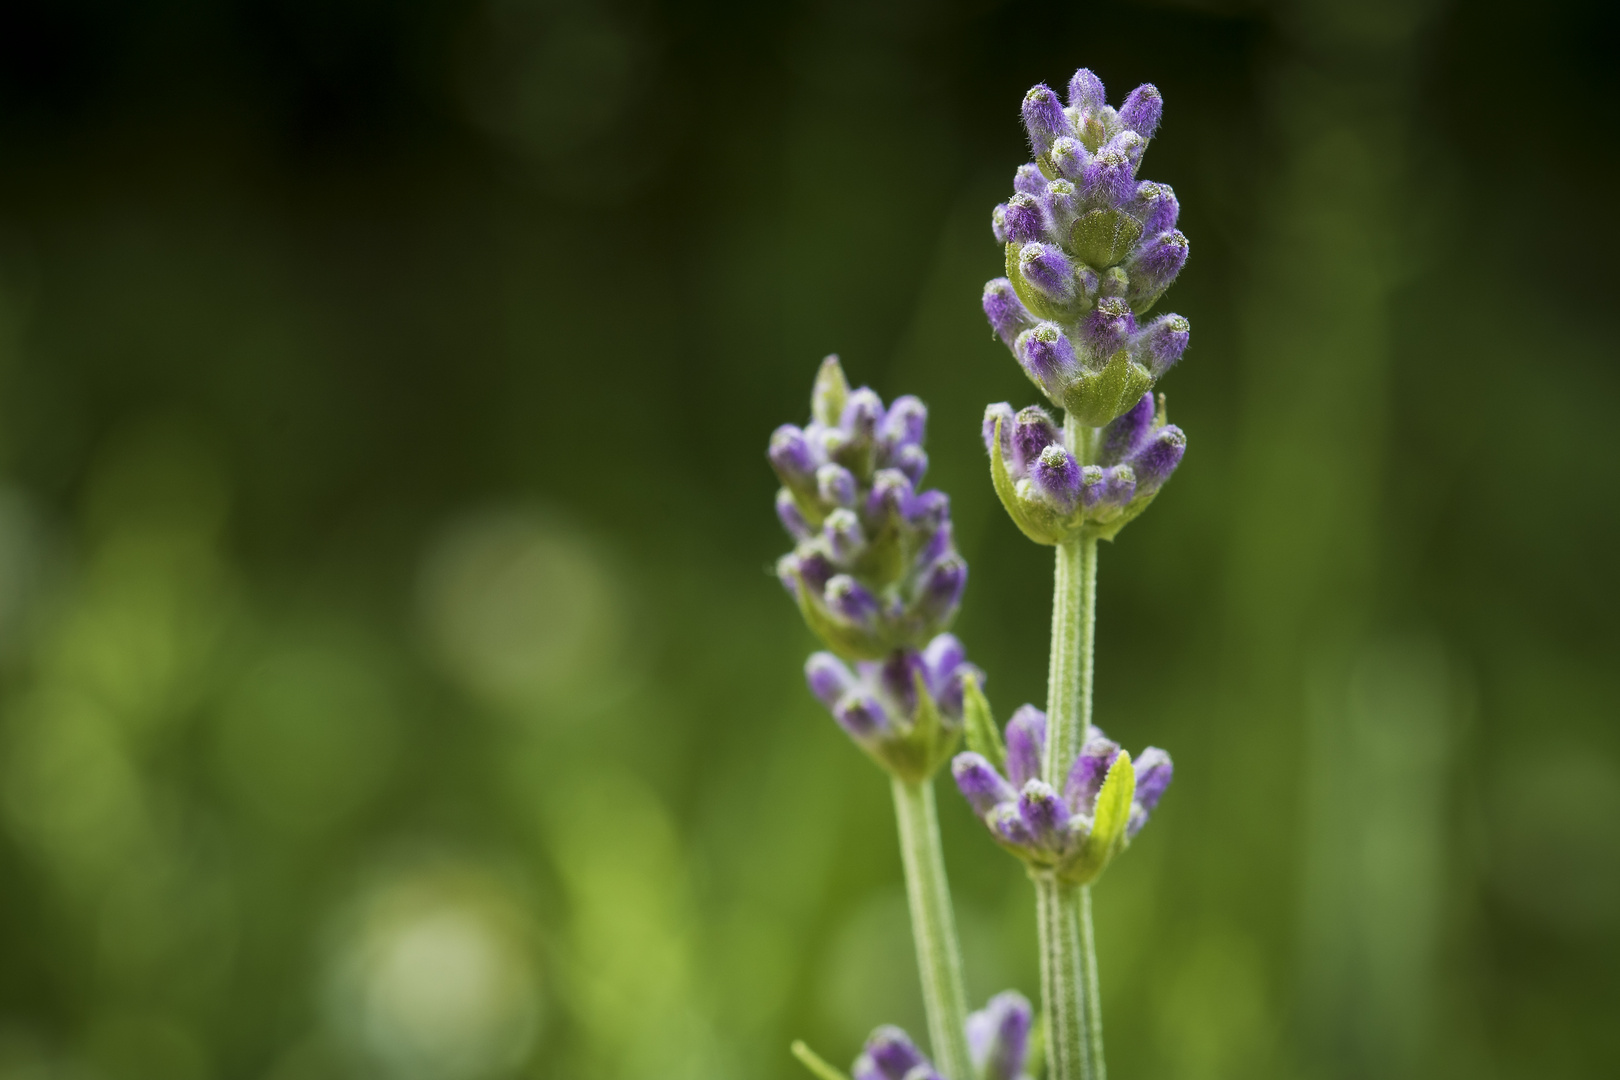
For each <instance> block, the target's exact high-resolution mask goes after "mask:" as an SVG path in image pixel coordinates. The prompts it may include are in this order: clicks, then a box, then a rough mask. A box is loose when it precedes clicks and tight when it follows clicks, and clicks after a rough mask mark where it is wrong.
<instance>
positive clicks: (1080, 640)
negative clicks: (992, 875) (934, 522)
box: [1035, 414, 1106, 1080]
mask: <svg viewBox="0 0 1620 1080" xmlns="http://www.w3.org/2000/svg"><path fill="white" fill-rule="evenodd" d="M1063 431H1064V435H1065V436H1066V437H1067V441H1068V443H1069V446H1070V447H1071V448H1072V449H1073V451H1074V454H1075V457H1076V458H1077V459H1078V460H1079V462H1080V464H1082V465H1088V464H1091V463H1092V458H1093V457H1094V455H1095V442H1096V438H1097V433H1096V430H1095V429H1094V428H1091V427H1087V426H1085V425H1082V424H1080V423H1079V422H1078V421H1076V420H1075V418H1074V417H1073V415H1072V414H1071V415H1068V416H1065V417H1064V419H1063ZM1096 637H1097V541H1096V539H1095V538H1094V537H1081V538H1080V539H1077V540H1071V541H1068V542H1067V543H1064V544H1059V545H1058V548H1057V563H1056V566H1055V568H1054V571H1053V581H1052V654H1051V661H1050V664H1049V666H1048V668H1047V682H1046V757H1045V760H1044V761H1043V762H1042V763H1041V771H1042V772H1043V773H1044V775H1045V777H1046V782H1047V783H1049V784H1051V785H1052V786H1053V787H1054V788H1056V789H1057V790H1058V791H1062V790H1063V787H1064V781H1065V780H1066V779H1067V778H1068V775H1069V769H1070V768H1072V767H1073V765H1074V761H1075V759H1076V758H1078V757H1079V756H1080V749H1081V747H1082V746H1083V745H1084V744H1085V738H1086V730H1087V729H1088V728H1089V727H1090V726H1091V680H1092V666H1093V654H1094V652H1095V646H1096ZM1035 888H1036V897H1037V908H1038V917H1039V920H1040V927H1041V943H1040V944H1041V996H1042V999H1043V1001H1042V1006H1043V1008H1044V1009H1045V1011H1046V1017H1047V1021H1046V1022H1047V1024H1048V1025H1049V1029H1048V1030H1049V1031H1050V1032H1051V1033H1052V1046H1053V1055H1052V1071H1051V1074H1050V1075H1051V1078H1052V1080H1104V1076H1105V1075H1106V1066H1105V1065H1104V1064H1103V1044H1102V998H1101V993H1100V991H1099V988H1098V985H1097V957H1096V948H1095V940H1094V937H1093V934H1092V928H1091V891H1090V890H1089V889H1087V888H1078V887H1074V886H1065V885H1063V884H1061V883H1059V882H1056V881H1053V880H1045V879H1037V880H1036V883H1035Z"/></svg>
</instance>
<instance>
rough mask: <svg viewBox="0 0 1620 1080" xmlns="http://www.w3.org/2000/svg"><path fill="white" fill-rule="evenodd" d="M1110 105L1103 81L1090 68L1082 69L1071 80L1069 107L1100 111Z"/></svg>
mask: <svg viewBox="0 0 1620 1080" xmlns="http://www.w3.org/2000/svg"><path fill="white" fill-rule="evenodd" d="M1106 104H1108V93H1107V91H1105V90H1104V89H1103V83H1102V80H1101V79H1099V78H1097V76H1096V75H1094V74H1092V72H1091V69H1090V68H1081V69H1080V70H1079V71H1076V72H1075V73H1074V77H1073V78H1071V79H1070V80H1069V107H1070V108H1073V109H1085V110H1088V111H1090V110H1093V109H1100V108H1102V107H1103V106H1104V105H1106Z"/></svg>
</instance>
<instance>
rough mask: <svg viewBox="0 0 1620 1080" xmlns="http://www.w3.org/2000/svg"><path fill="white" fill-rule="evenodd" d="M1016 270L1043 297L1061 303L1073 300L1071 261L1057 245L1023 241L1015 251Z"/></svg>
mask: <svg viewBox="0 0 1620 1080" xmlns="http://www.w3.org/2000/svg"><path fill="white" fill-rule="evenodd" d="M1018 272H1019V273H1020V274H1022V275H1023V276H1024V280H1025V281H1027V282H1029V283H1030V285H1032V286H1034V287H1035V288H1036V289H1037V290H1039V291H1040V293H1041V294H1042V295H1043V296H1047V297H1050V298H1051V299H1053V300H1055V301H1057V302H1058V303H1060V304H1066V303H1068V302H1069V301H1070V300H1072V299H1074V263H1072V262H1070V261H1069V257H1068V256H1067V255H1065V254H1064V253H1063V249H1062V248H1060V247H1058V246H1057V245H1056V244H1025V245H1024V246H1023V247H1022V248H1020V249H1019V251H1018Z"/></svg>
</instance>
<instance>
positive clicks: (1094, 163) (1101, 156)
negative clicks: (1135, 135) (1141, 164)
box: [1080, 139, 1136, 208]
mask: <svg viewBox="0 0 1620 1080" xmlns="http://www.w3.org/2000/svg"><path fill="white" fill-rule="evenodd" d="M1129 145H1130V144H1123V145H1122V144H1121V141H1120V140H1118V139H1116V140H1113V141H1111V142H1109V143H1108V145H1106V146H1104V147H1103V148H1102V149H1100V150H1098V151H1097V153H1096V154H1095V155H1094V156H1093V157H1092V159H1091V161H1090V163H1088V164H1087V165H1086V168H1085V172H1084V173H1083V174H1082V175H1081V177H1080V197H1081V198H1082V199H1084V200H1085V201H1086V203H1087V204H1088V205H1090V206H1101V207H1105V208H1109V207H1115V206H1120V205H1122V204H1124V203H1126V202H1128V201H1130V199H1131V197H1132V196H1134V195H1135V194H1136V175H1135V173H1136V164H1135V162H1133V161H1132V160H1131V157H1130V155H1129V153H1127V147H1128V146H1129Z"/></svg>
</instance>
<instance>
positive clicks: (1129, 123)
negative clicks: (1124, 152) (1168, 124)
mask: <svg viewBox="0 0 1620 1080" xmlns="http://www.w3.org/2000/svg"><path fill="white" fill-rule="evenodd" d="M1163 115H1164V98H1162V97H1160V96H1159V88H1158V87H1157V86H1154V85H1153V84H1152V83H1143V84H1142V85H1141V86H1138V87H1137V88H1136V89H1135V90H1132V91H1131V92H1130V96H1128V97H1127V98H1126V99H1125V104H1123V105H1121V106H1120V107H1119V122H1120V123H1121V124H1122V125H1124V126H1125V127H1126V128H1127V129H1129V130H1131V131H1134V132H1136V133H1137V134H1138V135H1140V136H1142V138H1144V139H1151V138H1153V133H1154V132H1155V131H1158V130H1159V118H1160V117H1162V116H1163Z"/></svg>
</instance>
